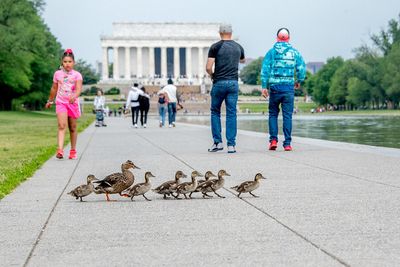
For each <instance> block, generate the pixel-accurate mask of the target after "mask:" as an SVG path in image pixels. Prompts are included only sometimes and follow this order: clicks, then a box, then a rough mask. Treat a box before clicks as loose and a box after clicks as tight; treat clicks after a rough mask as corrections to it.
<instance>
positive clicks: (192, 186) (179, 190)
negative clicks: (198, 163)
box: [175, 171, 203, 199]
mask: <svg viewBox="0 0 400 267" xmlns="http://www.w3.org/2000/svg"><path fill="white" fill-rule="evenodd" d="M201 176H203V174H201V173H199V172H198V171H193V172H192V182H186V183H181V184H179V185H178V186H177V187H176V196H175V198H177V199H180V198H179V195H180V194H183V195H184V196H185V198H186V199H187V196H186V194H188V193H192V192H193V191H195V190H196V188H197V185H198V183H197V180H196V177H201ZM189 197H190V198H192V197H191V196H190V195H189Z"/></svg>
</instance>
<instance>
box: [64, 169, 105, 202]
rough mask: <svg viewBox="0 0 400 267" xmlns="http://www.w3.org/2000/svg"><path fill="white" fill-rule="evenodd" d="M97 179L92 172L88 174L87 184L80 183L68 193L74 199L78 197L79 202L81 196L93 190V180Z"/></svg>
mask: <svg viewBox="0 0 400 267" xmlns="http://www.w3.org/2000/svg"><path fill="white" fill-rule="evenodd" d="M95 180H98V179H97V178H96V177H95V176H94V175H93V174H89V175H88V177H87V184H83V185H80V186H78V187H76V188H75V189H74V190H72V191H71V192H69V193H68V195H71V196H73V197H75V198H76V199H78V198H80V199H81V202H82V201H83V200H82V198H83V197H86V196H88V195H90V194H91V193H92V192H93V191H94V185H93V181H95Z"/></svg>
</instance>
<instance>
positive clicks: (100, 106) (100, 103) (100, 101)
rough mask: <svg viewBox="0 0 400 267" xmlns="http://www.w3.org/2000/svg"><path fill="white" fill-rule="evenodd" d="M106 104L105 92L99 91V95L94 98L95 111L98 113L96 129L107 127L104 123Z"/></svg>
mask: <svg viewBox="0 0 400 267" xmlns="http://www.w3.org/2000/svg"><path fill="white" fill-rule="evenodd" d="M105 103H106V98H105V97H104V93H103V90H101V89H99V90H97V95H96V97H95V98H94V102H93V105H94V109H95V111H96V124H95V126H96V127H101V126H103V127H105V126H107V124H105V123H104V107H105Z"/></svg>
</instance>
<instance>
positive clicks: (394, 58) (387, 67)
mask: <svg viewBox="0 0 400 267" xmlns="http://www.w3.org/2000/svg"><path fill="white" fill-rule="evenodd" d="M383 69H384V77H383V87H384V88H385V93H386V95H387V99H388V108H392V109H393V108H398V106H399V101H400V42H399V43H396V44H394V45H393V47H392V49H391V51H390V52H389V54H388V56H387V57H385V58H384V63H383Z"/></svg>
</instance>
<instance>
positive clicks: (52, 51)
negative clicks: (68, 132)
mask: <svg viewBox="0 0 400 267" xmlns="http://www.w3.org/2000/svg"><path fill="white" fill-rule="evenodd" d="M43 8H44V0H1V1H0V36H1V41H0V92H1V93H0V110H12V109H15V108H18V107H19V106H20V105H24V107H25V108H28V109H41V108H42V107H43V106H44V103H45V102H46V101H47V97H48V94H49V90H50V87H51V84H52V80H53V74H54V71H55V70H57V69H58V68H59V66H60V57H61V55H62V52H63V49H62V48H61V44H60V43H59V42H58V41H57V38H56V37H55V36H54V35H53V34H52V33H51V32H50V30H49V28H48V27H47V25H46V24H45V23H44V21H43V19H42V17H41V15H40V14H41V12H43ZM75 69H77V70H78V71H80V72H82V75H83V76H84V83H95V82H97V81H98V76H97V75H96V74H94V71H93V70H92V68H91V66H90V64H87V63H86V62H85V61H83V60H78V61H77V63H76V67H75ZM85 79H86V80H85Z"/></svg>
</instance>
